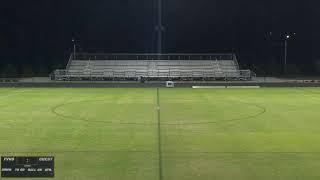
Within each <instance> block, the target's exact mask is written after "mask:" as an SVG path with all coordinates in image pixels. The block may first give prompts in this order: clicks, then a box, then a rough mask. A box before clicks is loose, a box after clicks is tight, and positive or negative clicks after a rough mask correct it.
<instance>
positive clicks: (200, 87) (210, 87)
mask: <svg viewBox="0 0 320 180" xmlns="http://www.w3.org/2000/svg"><path fill="white" fill-rule="evenodd" d="M192 88H193V89H225V88H226V86H192Z"/></svg>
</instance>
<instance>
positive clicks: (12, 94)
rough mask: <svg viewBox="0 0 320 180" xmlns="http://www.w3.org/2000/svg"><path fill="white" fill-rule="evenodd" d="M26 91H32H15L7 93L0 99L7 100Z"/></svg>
mask: <svg viewBox="0 0 320 180" xmlns="http://www.w3.org/2000/svg"><path fill="white" fill-rule="evenodd" d="M27 91H32V90H15V91H13V92H9V94H7V95H4V96H0V99H5V98H8V97H12V96H16V95H20V94H23V93H24V92H27Z"/></svg>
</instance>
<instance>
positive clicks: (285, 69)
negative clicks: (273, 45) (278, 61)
mask: <svg viewBox="0 0 320 180" xmlns="http://www.w3.org/2000/svg"><path fill="white" fill-rule="evenodd" d="M289 39H290V35H286V36H285V40H284V73H285V74H286V73H287V55H288V40H289Z"/></svg>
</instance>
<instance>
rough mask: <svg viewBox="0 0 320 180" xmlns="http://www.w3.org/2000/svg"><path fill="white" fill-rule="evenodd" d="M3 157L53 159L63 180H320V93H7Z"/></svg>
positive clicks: (0, 143) (0, 104)
mask: <svg viewBox="0 0 320 180" xmlns="http://www.w3.org/2000/svg"><path fill="white" fill-rule="evenodd" d="M158 105H159V106H160V107H159V108H158ZM159 135H160V136H159ZM0 155H2V156H4V155H22V156H24V155H33V156H35V155H53V156H55V163H56V164H55V179H59V180H60V179H61V180H69V179H70V180H97V179H103V180H104V179H108V180H158V179H160V175H161V176H162V178H161V179H162V180H215V179H216V180H319V179H320V89H318V88H261V89H220V90H219V89H159V96H158V95H157V89H27V88H26V89H17V88H15V89H0Z"/></svg>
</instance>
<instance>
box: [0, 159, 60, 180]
mask: <svg viewBox="0 0 320 180" xmlns="http://www.w3.org/2000/svg"><path fill="white" fill-rule="evenodd" d="M1 177H3V178H5V177H54V157H53V156H41V157H33V156H29V157H22V156H5V157H1Z"/></svg>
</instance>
